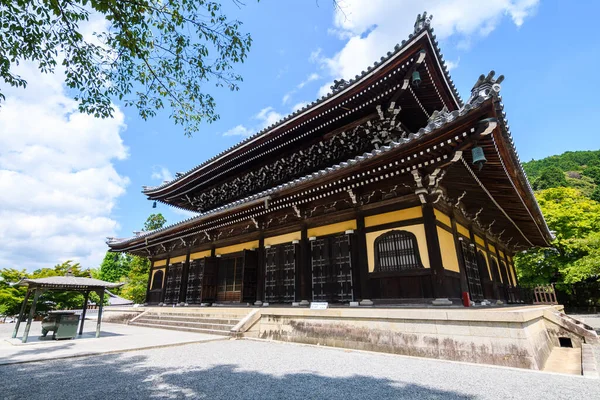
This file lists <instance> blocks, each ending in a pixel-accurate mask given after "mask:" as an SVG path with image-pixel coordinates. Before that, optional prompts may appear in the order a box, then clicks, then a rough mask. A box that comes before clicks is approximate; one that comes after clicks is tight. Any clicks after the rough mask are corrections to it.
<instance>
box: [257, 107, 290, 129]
mask: <svg viewBox="0 0 600 400" xmlns="http://www.w3.org/2000/svg"><path fill="white" fill-rule="evenodd" d="M281 118H283V115H281V114H279V113H278V112H277V111H275V109H273V107H265V108H263V109H262V110H260V111H259V112H258V114H256V115H255V116H254V119H257V120H259V121H261V123H260V128H259V130H260V129H264V128H266V127H267V126H270V125H273V124H274V123H275V122H277V121H279V120H280V119H281Z"/></svg>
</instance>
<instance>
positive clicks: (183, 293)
mask: <svg viewBox="0 0 600 400" xmlns="http://www.w3.org/2000/svg"><path fill="white" fill-rule="evenodd" d="M189 270H190V248H189V247H188V249H187V253H186V255H185V263H184V264H183V268H182V269H181V287H180V288H179V303H187V302H186V298H187V285H188V275H189Z"/></svg>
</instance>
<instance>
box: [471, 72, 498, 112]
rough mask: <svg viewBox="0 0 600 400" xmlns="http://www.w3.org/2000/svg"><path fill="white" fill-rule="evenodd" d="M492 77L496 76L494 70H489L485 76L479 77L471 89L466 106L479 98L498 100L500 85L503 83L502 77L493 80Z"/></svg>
mask: <svg viewBox="0 0 600 400" xmlns="http://www.w3.org/2000/svg"><path fill="white" fill-rule="evenodd" d="M494 75H496V71H494V70H491V71H490V72H489V73H488V74H487V76H485V75H483V74H481V75H479V79H477V82H475V85H473V88H472V89H471V97H470V98H469V100H467V104H472V103H473V102H474V101H475V100H476V99H477V98H479V97H483V98H484V99H487V98H489V97H494V98H495V99H498V97H499V95H500V89H501V88H502V87H501V86H500V84H501V83H502V82H503V81H504V75H500V76H499V77H498V78H494Z"/></svg>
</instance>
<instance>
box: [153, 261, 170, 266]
mask: <svg viewBox="0 0 600 400" xmlns="http://www.w3.org/2000/svg"><path fill="white" fill-rule="evenodd" d="M163 265H167V260H156V261H154V264H153V265H152V266H153V267H162V266H163Z"/></svg>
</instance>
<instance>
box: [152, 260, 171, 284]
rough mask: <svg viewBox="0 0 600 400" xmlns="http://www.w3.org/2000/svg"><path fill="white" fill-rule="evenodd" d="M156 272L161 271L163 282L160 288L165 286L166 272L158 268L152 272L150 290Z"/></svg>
mask: <svg viewBox="0 0 600 400" xmlns="http://www.w3.org/2000/svg"><path fill="white" fill-rule="evenodd" d="M165 263H166V262H165ZM156 271H162V272H163V280H162V286H161V287H164V286H165V280H166V279H167V271H165V268H159V269H156V270H154V271H152V282H150V288H152V286H154V275H155V274H156Z"/></svg>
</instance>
